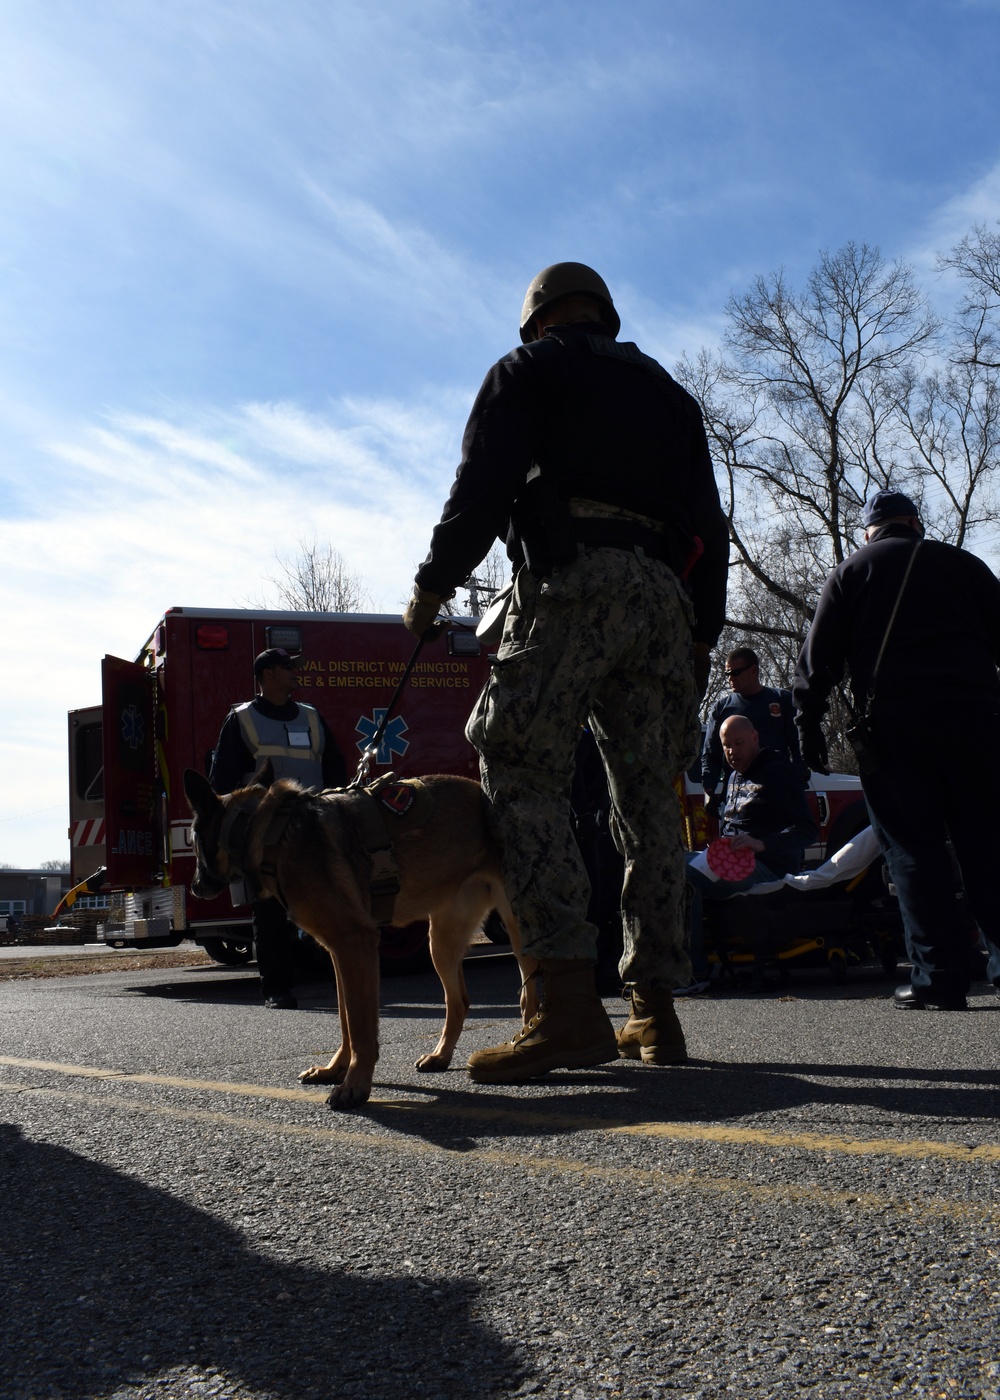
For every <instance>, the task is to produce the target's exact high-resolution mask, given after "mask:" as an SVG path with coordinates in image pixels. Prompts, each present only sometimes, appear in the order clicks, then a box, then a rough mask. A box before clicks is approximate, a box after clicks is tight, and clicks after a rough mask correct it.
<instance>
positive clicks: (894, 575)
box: [792, 524, 1000, 724]
mask: <svg viewBox="0 0 1000 1400" xmlns="http://www.w3.org/2000/svg"><path fill="white" fill-rule="evenodd" d="M918 538H919V536H918V535H917V533H916V531H915V530H911V529H910V528H909V526H907V525H903V524H895V525H886V526H884V527H883V528H882V529H881V530H880V531H879V533H878V535H877V536H876V537H875V538H874V539H873V540H872V541H871V543H870V544H866V545H864V546H863V547H862V548H861V549H859V550H857V552H856V553H854V554H852V555H851V557H850V558H849V559H845V560H844V562H843V563H842V564H840V565H838V566H837V568H836V569H834V571H833V573H832V574H831V575H830V577H829V578H828V579H827V581H826V584H825V586H824V588H823V592H822V594H821V596H820V600H819V604H818V605H817V608H816V615H815V617H814V618H813V622H812V626H811V627H810V629H809V634H808V636H807V637H806V640H805V643H804V645H803V647H802V651H801V652H800V653H799V660H798V664H797V666H796V668H795V682H794V685H793V687H792V697H793V699H794V701H795V705H796V708H797V709H798V710H799V711H800V713H801V717H802V721H803V723H805V724H811V723H815V724H818V723H819V722H820V720H821V719H822V716H823V713H824V711H825V710H826V707H827V702H828V699H829V695H830V692H831V690H832V689H833V687H834V686H835V685H837V684H838V683H839V682H840V681H841V679H842V678H843V675H844V670H845V667H846V668H847V669H848V670H849V671H850V676H851V689H852V691H853V693H854V697H855V700H856V702H857V704H858V706H859V708H860V707H862V706H863V705H864V702H865V700H866V698H867V696H868V694H869V690H870V688H871V684H872V675H873V672H874V671H875V663H876V660H877V658H878V653H879V649H880V648H881V646H882V639H883V637H884V636H885V630H886V626H887V624H888V622H889V618H890V616H891V614H892V609H893V606H894V604H895V602H896V598H897V596H898V594H899V589H900V585H901V583H902V581H903V575H904V573H905V571H906V566H907V564H908V563H909V560H910V556H911V554H912V552H913V548H914V545H915V544H916V543H917V540H918ZM998 665H1000V580H998V579H997V576H996V574H994V572H993V570H992V569H990V568H989V566H988V565H986V564H984V563H983V561H982V560H981V559H979V558H977V557H976V555H974V554H969V553H968V552H967V551H966V550H964V549H957V548H956V547H955V546H954V545H951V544H944V543H943V542H942V541H940V540H924V541H923V543H922V544H921V546H920V552H919V553H918V555H917V557H916V559H915V561H914V564H913V570H912V572H911V574H910V577H909V579H908V581H907V584H906V588H905V590H904V592H903V599H902V602H901V603H900V607H899V612H898V613H897V615H896V620H895V622H894V623H893V627H892V631H891V632H890V634H889V641H888V644H887V645H886V649H885V655H884V656H883V658H882V664H881V666H880V667H879V670H878V675H877V679H876V683H875V700H874V706H873V713H874V714H876V715H879V714H883V715H890V716H891V714H892V712H893V710H894V709H895V708H896V707H900V706H902V707H906V708H907V709H911V708H913V707H914V706H917V707H919V708H920V709H922V710H925V711H928V710H930V711H935V712H941V711H944V712H947V713H951V714H968V713H970V712H971V711H973V710H975V711H982V710H984V709H993V708H996V706H997V704H998V703H1000V680H998V678H997V666H998Z"/></svg>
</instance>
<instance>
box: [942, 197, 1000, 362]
mask: <svg viewBox="0 0 1000 1400" xmlns="http://www.w3.org/2000/svg"><path fill="white" fill-rule="evenodd" d="M938 267H939V268H940V269H941V270H942V271H944V270H946V269H950V270H951V271H953V272H957V273H958V275H959V277H961V279H962V281H963V283H964V288H965V294H964V296H963V298H962V300H961V302H960V303H959V306H958V314H957V319H958V322H959V324H960V326H961V327H962V329H963V331H964V338H965V345H964V346H963V349H964V352H965V356H966V358H967V360H968V361H969V362H971V363H974V364H978V365H981V366H982V367H983V368H985V369H994V370H1000V227H998V229H995V230H994V229H990V228H987V226H986V225H985V224H976V225H975V226H974V227H973V229H972V231H971V233H967V234H966V235H965V237H964V238H963V239H962V241H961V242H960V243H958V244H956V245H955V247H954V248H952V250H951V252H949V253H942V254H940V255H939V256H938Z"/></svg>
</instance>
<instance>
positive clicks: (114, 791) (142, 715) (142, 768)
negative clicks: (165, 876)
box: [101, 656, 161, 890]
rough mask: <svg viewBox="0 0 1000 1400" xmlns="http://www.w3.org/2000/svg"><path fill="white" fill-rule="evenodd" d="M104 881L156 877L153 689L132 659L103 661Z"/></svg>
mask: <svg viewBox="0 0 1000 1400" xmlns="http://www.w3.org/2000/svg"><path fill="white" fill-rule="evenodd" d="M101 686H102V694H103V699H104V705H103V709H104V727H103V752H104V814H105V815H104V819H105V829H106V849H107V861H106V864H107V867H108V878H107V883H108V885H110V886H111V887H112V888H115V889H126V890H135V889H146V888H148V887H149V886H151V885H153V884H155V883H157V881H158V880H159V878H160V875H161V872H160V846H161V838H160V835H159V831H158V826H159V822H158V802H159V798H158V785H157V779H156V747H155V731H154V721H155V703H154V702H155V690H154V680H153V676H152V674H151V672H149V671H147V670H145V669H144V667H142V666H138V665H136V664H135V662H133V661H123V660H121V658H120V657H117V656H106V657H105V658H104V660H103V661H102V662H101Z"/></svg>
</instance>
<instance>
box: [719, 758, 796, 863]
mask: <svg viewBox="0 0 1000 1400" xmlns="http://www.w3.org/2000/svg"><path fill="white" fill-rule="evenodd" d="M719 830H720V832H721V833H722V835H723V836H738V835H740V834H741V833H745V834H746V835H747V836H753V837H754V838H755V840H757V841H763V843H764V849H763V851H761V852H760V853H759V854H760V858H761V860H762V861H763V863H764V864H765V865H766V866H767V868H768V869H769V870H771V871H773V872H774V874H775V875H790V874H794V873H795V872H796V871H797V870H800V869H801V868H802V858H803V856H804V854H805V849H806V847H807V846H808V845H809V844H810V842H812V841H815V840H816V835H817V832H816V825H815V823H814V822H813V819H812V817H811V816H810V815H809V806H808V804H807V802H806V795H805V790H804V789H803V787H802V780H801V778H800V777H799V775H798V774H797V773H796V772H795V770H794V769H793V768H792V765H791V764H790V763H789V762H788V760H787V759H786V758H782V757H781V755H780V754H777V753H775V751H774V750H773V749H761V751H760V753H759V754H758V755H757V757H756V758H755V759H754V761H753V762H752V763H751V764H750V767H749V768H748V769H747V771H746V772H745V773H736V772H732V773H730V775H729V784H728V786H727V788H726V805H725V809H724V810H723V813H722V821H721V823H720V827H719Z"/></svg>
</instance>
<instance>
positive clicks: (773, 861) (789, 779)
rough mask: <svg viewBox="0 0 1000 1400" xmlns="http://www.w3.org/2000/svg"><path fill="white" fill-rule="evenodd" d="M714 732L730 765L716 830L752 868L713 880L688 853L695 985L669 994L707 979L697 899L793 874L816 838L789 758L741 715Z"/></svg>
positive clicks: (716, 896)
mask: <svg viewBox="0 0 1000 1400" xmlns="http://www.w3.org/2000/svg"><path fill="white" fill-rule="evenodd" d="M719 734H720V738H721V740H722V751H723V753H724V754H725V757H726V762H727V763H728V765H729V767H730V768H731V769H732V772H731V773H730V774H729V782H728V784H727V786H726V804H725V807H724V809H723V812H722V820H721V822H720V823H719V831H720V834H721V835H722V836H726V837H728V838H729V844H730V846H731V848H732V849H733V850H735V851H738V850H751V851H753V853H754V857H755V862H754V868H753V870H752V871H751V872H750V874H749V875H748V876H747V877H746V879H744V880H712V879H710V878H709V876H708V875H705V874H703V873H702V872H701V871H700V870H693V869H692V868H691V861H692V860H695V859H696V856H695V855H693V854H689V855H688V857H687V861H688V870H687V880H688V884H689V885H690V887H691V892H692V898H691V964H692V967H693V969H694V983H693V984H692V986H691V987H689V988H683V989H679V990H675V992H674V996H677V995H679V994H680V995H683V993H684V991H694V990H701V989H702V988H703V987H704V985H705V984H706V983H707V981H708V960H707V958H706V956H705V950H704V945H703V940H702V932H701V919H702V908H701V904H702V900H703V899H729V897H730V896H731V895H734V894H740V893H741V892H742V891H743V890H748V889H750V888H751V887H752V886H754V885H763V884H766V883H768V882H769V881H772V880H780V879H781V877H782V876H783V875H793V874H795V872H796V871H798V870H801V868H802V860H803V857H804V855H805V850H806V847H807V846H808V845H809V844H810V842H812V841H815V840H816V837H817V831H816V826H815V824H814V822H813V820H812V817H811V816H810V815H809V807H808V805H807V803H806V795H805V792H804V791H803V788H802V779H801V778H800V777H799V775H798V774H797V773H796V771H795V769H794V768H793V767H792V765H791V763H789V761H788V759H787V758H784V757H783V756H782V755H781V754H779V753H777V752H776V751H775V750H774V749H762V748H761V746H760V736H759V735H758V733H757V731H756V729H755V728H754V727H753V725H752V724H751V722H750V720H748V719H747V718H746V717H745V716H744V715H730V717H729V718H728V719H727V720H725V721H724V722H723V725H722V728H721V730H720V731H719Z"/></svg>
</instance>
